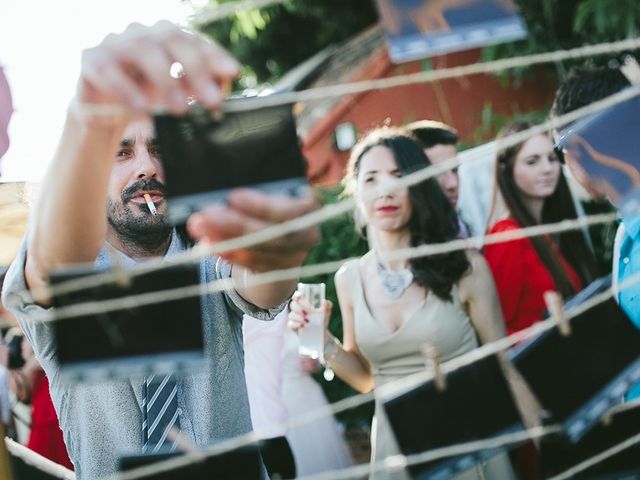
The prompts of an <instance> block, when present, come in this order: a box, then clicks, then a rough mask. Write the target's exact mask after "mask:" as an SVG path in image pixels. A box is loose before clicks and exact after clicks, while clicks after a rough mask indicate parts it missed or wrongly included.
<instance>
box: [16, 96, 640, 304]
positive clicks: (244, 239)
mask: <svg viewBox="0 0 640 480" xmlns="http://www.w3.org/2000/svg"><path fill="white" fill-rule="evenodd" d="M639 93H640V88H638V87H632V88H629V89H627V90H624V91H622V92H618V93H616V94H614V95H611V96H609V97H606V98H604V99H602V100H600V101H598V102H594V103H592V104H590V105H587V106H585V107H582V108H580V109H577V110H575V111H573V112H570V113H568V114H565V115H562V116H560V117H557V118H553V119H550V120H548V121H546V122H544V123H542V124H540V125H536V126H534V127H532V128H529V129H527V130H523V131H522V132H518V133H515V134H512V135H509V136H507V137H504V138H502V139H500V140H498V141H496V148H497V149H501V148H508V147H509V146H513V145H517V144H519V143H521V142H523V141H525V140H527V139H528V138H531V137H532V136H535V135H538V134H541V133H545V132H547V131H549V130H551V129H555V128H561V127H562V126H564V125H566V124H568V123H571V122H574V121H576V120H578V119H580V118H583V117H584V116H587V115H589V114H592V113H595V112H598V111H601V110H604V109H606V108H609V107H611V106H614V105H617V104H619V103H621V102H624V101H626V100H628V99H630V98H634V97H636V96H638V94H639ZM474 152H480V153H474ZM474 152H471V153H470V154H468V155H464V154H460V155H457V156H456V157H455V158H452V159H450V160H447V161H446V162H442V163H440V164H438V165H432V166H429V167H426V168H424V169H422V170H419V171H416V172H414V173H412V174H409V175H406V176H404V177H401V178H399V179H398V180H396V181H395V182H393V184H392V186H391V190H393V189H398V188H403V187H409V186H411V185H415V184H417V183H420V182H422V181H425V180H427V179H429V178H432V177H434V176H437V175H438V174H440V173H442V172H445V171H447V170H451V169H453V168H456V167H457V166H459V165H460V164H461V163H462V162H463V161H464V162H466V163H468V164H472V163H474V162H477V161H479V160H481V159H482V158H484V152H482V149H481V148H478V149H475V150H474ZM372 190H374V191H372V192H367V194H366V195H363V197H364V198H365V199H367V198H375V196H376V195H379V194H380V193H381V192H388V191H389V190H390V188H389V185H386V186H382V187H380V188H376V189H372ZM354 206H355V201H354V199H353V198H347V199H345V200H342V201H341V202H338V203H334V204H330V205H326V206H324V207H322V208H320V209H318V210H316V211H314V212H311V213H309V214H307V215H304V216H301V217H298V218H295V219H293V220H290V221H287V222H283V223H281V224H277V225H274V226H271V227H267V228H265V229H262V230H260V231H257V232H254V233H250V234H247V235H243V236H241V237H237V238H234V239H231V240H226V241H222V242H218V243H216V244H213V245H208V246H207V245H198V246H197V247H195V248H193V249H191V250H190V251H188V252H185V253H182V254H178V255H175V256H173V257H172V262H171V264H167V263H165V262H164V261H162V260H161V259H158V260H151V261H149V262H146V263H145V264H144V265H141V266H139V267H135V268H132V269H128V270H125V271H118V272H106V273H100V274H96V275H92V276H88V277H83V278H81V279H76V280H70V281H67V282H64V283H62V284H60V285H56V286H55V287H45V288H39V289H34V290H32V291H31V292H29V291H23V292H20V293H19V294H20V295H28V296H33V298H35V299H40V300H42V299H48V298H51V297H52V296H56V295H60V294H63V293H71V292H75V291H80V290H84V289H87V288H94V287H98V286H102V285H107V284H110V283H116V282H119V281H121V280H122V278H123V277H124V278H127V279H130V278H133V277H135V276H138V275H142V274H145V273H149V272H152V271H157V270H162V269H165V268H170V267H171V266H172V265H180V264H182V265H185V264H192V263H195V262H197V261H199V260H200V259H202V258H203V257H205V256H209V255H217V254H221V253H223V252H226V251H230V250H236V249H241V248H248V247H251V246H254V245H257V244H260V243H264V242H267V241H270V240H274V239H277V238H280V237H282V236H284V235H287V234H290V233H294V232H297V231H299V230H303V229H306V228H310V227H313V226H316V225H319V224H320V223H322V222H324V221H327V220H329V219H331V218H334V217H336V216H339V215H342V214H345V213H347V212H349V211H351V210H352V209H353V208H354Z"/></svg>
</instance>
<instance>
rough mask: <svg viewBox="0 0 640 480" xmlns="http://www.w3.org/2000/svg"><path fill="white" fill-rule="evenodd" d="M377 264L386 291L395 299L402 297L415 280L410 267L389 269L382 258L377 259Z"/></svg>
mask: <svg viewBox="0 0 640 480" xmlns="http://www.w3.org/2000/svg"><path fill="white" fill-rule="evenodd" d="M376 260H377V259H376ZM376 264H377V268H378V275H379V276H380V282H381V283H382V288H384V291H385V292H386V293H387V295H389V296H390V297H391V298H393V299H394V300H396V299H398V298H400V297H401V296H402V294H403V293H404V292H405V290H406V289H407V288H409V285H411V283H412V282H413V272H412V271H411V270H410V269H408V268H402V269H400V270H388V269H387V268H386V267H385V266H384V265H382V263H380V260H377V262H376Z"/></svg>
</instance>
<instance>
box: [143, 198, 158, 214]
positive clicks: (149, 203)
mask: <svg viewBox="0 0 640 480" xmlns="http://www.w3.org/2000/svg"><path fill="white" fill-rule="evenodd" d="M144 201H145V202H147V207H149V211H150V212H151V215H153V216H154V217H155V216H156V215H157V214H158V211H157V210H156V206H155V205H154V204H153V202H152V201H151V195H149V194H148V193H145V194H144Z"/></svg>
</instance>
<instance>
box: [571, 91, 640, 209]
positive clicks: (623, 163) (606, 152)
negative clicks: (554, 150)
mask: <svg viewBox="0 0 640 480" xmlns="http://www.w3.org/2000/svg"><path fill="white" fill-rule="evenodd" d="M559 145H560V147H562V149H563V150H564V151H565V155H567V154H568V155H571V157H572V160H573V163H572V168H576V169H579V170H581V171H582V173H583V176H584V177H585V178H587V179H588V180H589V182H590V183H591V184H593V185H595V186H597V187H598V189H599V190H601V191H603V192H604V193H605V194H606V196H607V198H608V199H609V200H610V201H611V202H612V203H613V204H614V205H615V206H616V207H618V209H619V210H620V212H621V213H622V215H623V216H628V215H638V214H639V213H640V153H639V152H640V98H639V97H633V98H631V99H629V100H626V101H624V102H622V103H619V104H617V105H614V106H613V107H610V108H608V109H606V110H603V111H600V112H597V113H595V114H593V115H590V116H588V117H585V118H583V119H581V120H578V121H577V122H575V123H574V124H572V125H571V126H569V127H567V128H565V129H564V130H562V131H561V132H560V139H559Z"/></svg>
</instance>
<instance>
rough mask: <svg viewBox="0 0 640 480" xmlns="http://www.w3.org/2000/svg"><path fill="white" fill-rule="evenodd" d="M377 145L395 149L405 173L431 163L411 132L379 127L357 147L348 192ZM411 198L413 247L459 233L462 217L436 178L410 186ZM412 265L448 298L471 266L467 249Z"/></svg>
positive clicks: (421, 279)
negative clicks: (365, 159) (460, 218)
mask: <svg viewBox="0 0 640 480" xmlns="http://www.w3.org/2000/svg"><path fill="white" fill-rule="evenodd" d="M376 146H383V147H386V148H388V149H389V150H391V153H392V154H393V157H394V159H395V161H396V164H397V165H398V169H399V170H400V172H402V174H403V175H408V174H410V173H413V172H415V171H417V170H420V169H422V168H425V167H428V166H429V165H431V162H430V161H429V159H428V158H427V156H426V155H425V153H424V151H423V150H422V147H420V145H419V144H418V143H417V141H416V140H415V139H414V138H413V137H412V135H411V133H409V132H408V131H406V130H403V129H399V128H379V129H376V130H374V131H372V132H371V133H369V134H368V135H367V136H366V137H365V138H364V139H362V140H361V141H360V142H358V144H357V145H356V146H355V147H354V149H353V152H352V154H351V158H350V159H349V164H348V166H347V175H346V176H345V180H344V182H345V186H346V192H347V193H353V191H354V190H353V187H354V185H355V182H356V179H357V177H358V173H359V172H360V160H361V158H362V156H363V155H364V154H365V153H366V152H368V151H369V150H371V149H372V148H373V147H376ZM409 198H410V201H411V217H410V218H409V231H410V234H411V240H410V244H411V246H412V247H417V246H420V245H424V244H429V243H441V242H447V241H449V240H454V239H455V238H456V237H457V236H458V234H459V231H460V225H459V224H458V216H457V214H456V212H455V210H454V208H453V207H452V206H451V203H449V200H448V199H447V197H446V196H445V194H444V193H443V192H442V189H441V188H440V185H439V184H438V181H437V180H436V178H429V179H428V180H425V181H424V182H421V183H419V184H417V185H413V186H411V187H409ZM409 266H410V268H411V271H412V272H413V275H414V279H415V282H416V283H417V284H418V285H420V286H421V287H424V288H428V289H430V290H431V291H432V292H433V293H434V294H435V295H436V296H438V297H439V298H441V299H442V300H447V301H451V300H452V297H451V288H452V287H453V285H454V284H455V283H457V282H458V281H459V280H460V278H461V277H462V276H463V275H464V274H465V273H466V272H468V271H469V269H470V268H471V265H470V264H469V260H468V258H467V256H466V254H465V252H464V251H455V252H449V253H444V254H440V255H431V256H427V257H420V258H414V259H411V260H409Z"/></svg>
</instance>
